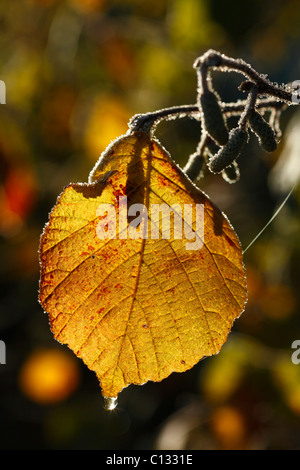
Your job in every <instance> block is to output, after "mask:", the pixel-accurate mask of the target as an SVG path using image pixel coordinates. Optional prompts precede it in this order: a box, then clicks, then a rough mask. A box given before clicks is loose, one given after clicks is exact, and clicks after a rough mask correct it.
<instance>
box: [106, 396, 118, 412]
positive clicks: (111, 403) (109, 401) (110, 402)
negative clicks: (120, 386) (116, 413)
mask: <svg viewBox="0 0 300 470" xmlns="http://www.w3.org/2000/svg"><path fill="white" fill-rule="evenodd" d="M117 404H118V397H103V406H104V408H105V410H109V411H111V410H114V409H115V408H116V407H117Z"/></svg>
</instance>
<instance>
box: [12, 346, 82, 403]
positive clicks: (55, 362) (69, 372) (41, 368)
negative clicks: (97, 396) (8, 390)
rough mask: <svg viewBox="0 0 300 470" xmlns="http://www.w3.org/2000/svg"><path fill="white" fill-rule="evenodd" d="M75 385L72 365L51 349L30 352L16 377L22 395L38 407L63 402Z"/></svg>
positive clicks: (75, 368)
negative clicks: (37, 404)
mask: <svg viewBox="0 0 300 470" xmlns="http://www.w3.org/2000/svg"><path fill="white" fill-rule="evenodd" d="M78 382H79V369H78V365H77V364H76V362H75V361H74V360H73V359H72V358H71V357H70V356H69V355H68V354H67V353H64V352H62V351H59V350H54V349H45V350H39V351H36V352H34V353H33V354H32V355H31V356H29V357H28V359H27V360H26V361H25V363H24V364H23V367H22V369H21V371H20V375H19V384H20V388H21V390H22V392H23V393H24V394H25V395H26V396H27V397H28V398H30V399H31V400H33V401H35V402H37V403H40V404H51V403H57V402H59V401H62V400H65V399H66V398H68V396H70V394H71V393H72V392H73V391H74V390H75V389H76V387H77V385H78Z"/></svg>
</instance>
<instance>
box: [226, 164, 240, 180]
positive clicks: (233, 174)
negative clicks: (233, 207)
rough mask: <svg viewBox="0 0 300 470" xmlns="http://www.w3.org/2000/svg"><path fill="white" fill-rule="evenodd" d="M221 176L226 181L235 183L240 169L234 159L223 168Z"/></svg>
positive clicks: (238, 177)
mask: <svg viewBox="0 0 300 470" xmlns="http://www.w3.org/2000/svg"><path fill="white" fill-rule="evenodd" d="M222 176H223V178H224V180H225V181H227V183H230V184H232V183H236V182H237V181H238V180H239V179H240V170H239V167H238V164H237V162H236V161H234V162H233V163H232V164H231V165H229V166H227V167H226V168H224V170H223V171H222Z"/></svg>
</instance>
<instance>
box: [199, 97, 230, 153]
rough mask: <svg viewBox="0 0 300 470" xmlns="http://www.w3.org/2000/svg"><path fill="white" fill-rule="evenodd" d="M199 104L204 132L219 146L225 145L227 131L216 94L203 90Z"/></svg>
mask: <svg viewBox="0 0 300 470" xmlns="http://www.w3.org/2000/svg"><path fill="white" fill-rule="evenodd" d="M199 102H200V103H199V104H200V108H201V110H202V119H203V125H204V129H205V131H206V132H207V134H208V135H209V136H210V137H211V138H212V139H213V140H214V141H215V142H217V143H218V144H219V145H225V144H226V143H227V141H228V129H227V127H226V124H225V120H224V116H223V113H222V110H221V108H220V105H219V102H218V98H217V96H216V94H215V93H214V92H213V91H210V90H208V89H205V90H204V91H203V92H202V93H201V95H200V97H199Z"/></svg>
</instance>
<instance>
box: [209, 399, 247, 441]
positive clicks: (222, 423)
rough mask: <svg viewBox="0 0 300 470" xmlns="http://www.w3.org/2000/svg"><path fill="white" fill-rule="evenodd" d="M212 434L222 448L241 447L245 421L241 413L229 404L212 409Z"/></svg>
mask: <svg viewBox="0 0 300 470" xmlns="http://www.w3.org/2000/svg"><path fill="white" fill-rule="evenodd" d="M211 425H212V429H213V431H214V434H215V435H216V437H217V438H218V440H219V441H220V445H221V447H222V448H224V449H241V448H242V447H243V443H244V438H245V423H244V419H243V417H242V415H241V413H240V412H239V411H238V410H236V409H235V408H233V407H231V406H222V407H220V408H218V409H217V410H215V411H214V413H213V415H212V420H211Z"/></svg>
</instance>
